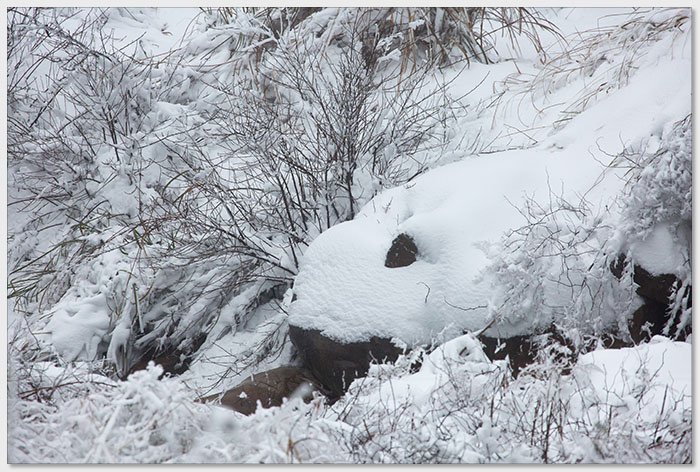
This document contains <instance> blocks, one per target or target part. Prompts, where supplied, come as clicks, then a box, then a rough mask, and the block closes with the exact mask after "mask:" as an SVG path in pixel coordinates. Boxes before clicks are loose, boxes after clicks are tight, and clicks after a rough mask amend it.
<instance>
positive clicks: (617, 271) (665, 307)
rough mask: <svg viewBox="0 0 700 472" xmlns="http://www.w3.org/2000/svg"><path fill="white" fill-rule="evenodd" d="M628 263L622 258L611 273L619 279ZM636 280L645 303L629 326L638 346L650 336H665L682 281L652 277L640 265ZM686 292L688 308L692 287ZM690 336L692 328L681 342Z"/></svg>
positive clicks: (683, 334) (669, 277)
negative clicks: (675, 291) (673, 298)
mask: <svg viewBox="0 0 700 472" xmlns="http://www.w3.org/2000/svg"><path fill="white" fill-rule="evenodd" d="M626 264H627V261H626V259H625V257H624V256H620V257H619V258H618V259H617V260H616V261H615V262H614V263H613V264H612V265H611V267H610V270H611V272H612V273H613V274H614V275H615V276H616V277H618V278H619V277H621V276H622V272H623V270H624V268H625V265H626ZM633 280H634V283H636V284H637V290H636V292H637V295H639V296H640V297H642V299H643V300H644V304H643V305H642V306H641V307H639V309H637V311H635V312H634V314H633V315H632V319H631V320H630V323H629V330H630V335H631V336H632V340H633V341H634V342H635V343H639V342H642V341H645V340H648V339H649V338H651V336H654V335H657V334H662V331H663V329H664V326H666V323H668V321H669V320H670V319H671V316H673V313H669V312H668V311H669V308H670V307H669V296H670V295H671V294H672V292H673V288H674V286H675V285H676V284H678V285H679V286H680V280H678V278H677V277H676V276H675V275H673V274H659V275H652V274H651V273H650V272H649V271H647V270H645V269H644V268H643V267H641V266H639V265H637V264H635V265H634V274H633ZM687 291H688V295H689V296H688V307H691V306H692V299H691V297H690V292H691V291H692V289H691V287H688V288H687ZM672 332H673V331H672ZM688 334H690V329H686V330H685V331H684V332H682V333H680V335H679V337H678V339H679V340H683V339H685V338H686V336H687V335H688Z"/></svg>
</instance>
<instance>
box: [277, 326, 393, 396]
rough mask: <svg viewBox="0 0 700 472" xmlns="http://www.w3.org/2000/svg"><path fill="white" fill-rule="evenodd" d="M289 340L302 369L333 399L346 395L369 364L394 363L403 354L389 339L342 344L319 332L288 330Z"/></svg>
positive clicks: (293, 328) (312, 330)
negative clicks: (307, 371)
mask: <svg viewBox="0 0 700 472" xmlns="http://www.w3.org/2000/svg"><path fill="white" fill-rule="evenodd" d="M289 339H290V340H291V341H292V344H294V346H295V347H296V348H297V351H298V352H299V356H300V357H301V359H302V361H303V363H304V365H305V366H306V367H307V368H308V369H309V370H310V371H311V373H312V374H313V375H314V377H315V378H316V379H318V381H319V382H321V383H322V384H323V386H324V387H325V388H326V389H327V390H328V393H329V395H330V396H331V398H332V399H335V398H338V397H340V396H341V395H343V394H344V393H345V391H346V390H347V388H348V387H349V386H350V384H351V383H352V381H353V380H355V379H356V378H358V377H363V376H365V375H366V374H367V371H368V370H369V365H370V363H371V362H372V361H375V362H376V361H389V362H393V361H395V360H396V359H397V358H398V357H399V354H401V353H402V352H403V351H402V350H401V349H399V348H398V347H396V346H394V344H393V343H392V342H391V340H389V339H384V338H377V337H372V338H371V339H370V340H369V341H367V342H355V343H341V342H339V341H336V340H334V339H331V338H329V337H327V336H324V335H323V334H321V332H320V331H319V330H315V329H303V328H299V327H298V326H293V325H290V326H289Z"/></svg>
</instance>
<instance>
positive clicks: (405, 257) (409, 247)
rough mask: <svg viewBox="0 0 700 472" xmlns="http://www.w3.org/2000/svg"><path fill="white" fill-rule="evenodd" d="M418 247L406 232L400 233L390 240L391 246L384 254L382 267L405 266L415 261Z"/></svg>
mask: <svg viewBox="0 0 700 472" xmlns="http://www.w3.org/2000/svg"><path fill="white" fill-rule="evenodd" d="M417 255H418V247H417V246H416V243H415V242H414V241H413V238H412V237H410V236H409V235H407V234H406V233H401V234H399V235H398V236H396V238H394V240H393V241H392V242H391V247H390V248H389V251H388V252H387V254H386V260H385V261H384V267H389V268H396V267H406V266H409V265H411V264H413V263H414V262H416V257H417Z"/></svg>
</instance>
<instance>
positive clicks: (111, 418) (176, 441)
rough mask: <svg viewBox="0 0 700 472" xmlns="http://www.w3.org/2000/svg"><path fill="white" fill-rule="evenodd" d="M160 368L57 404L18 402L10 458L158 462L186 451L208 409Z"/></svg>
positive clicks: (170, 458) (205, 421)
mask: <svg viewBox="0 0 700 472" xmlns="http://www.w3.org/2000/svg"><path fill="white" fill-rule="evenodd" d="M161 373H162V368H160V367H159V366H155V367H153V366H151V367H149V368H148V369H147V370H145V371H140V372H138V373H135V374H134V375H132V376H131V377H130V378H129V380H128V381H126V382H119V383H117V384H114V385H109V386H104V387H103V388H101V389H95V390H93V391H92V392H90V393H87V394H86V395H81V396H76V397H74V398H72V399H69V400H66V401H63V402H61V403H59V404H42V403H38V402H30V401H23V400H18V401H16V402H15V403H14V407H15V408H16V409H17V410H18V412H17V416H18V417H19V418H21V419H22V421H21V422H20V423H19V424H17V425H14V427H13V426H11V427H10V431H11V438H12V439H11V442H10V447H9V449H10V456H9V460H10V462H15V463H17V462H22V463H31V462H53V463H59V462H73V463H75V462H81V463H85V462H88V463H100V462H102V463H104V462H107V463H114V462H132V463H133V462H136V463H144V462H148V463H159V462H164V461H172V460H173V458H174V457H178V456H181V455H182V454H185V453H187V452H188V451H189V450H190V449H191V447H192V444H193V443H194V441H195V439H196V437H197V433H198V432H200V431H202V430H203V429H204V427H205V426H206V424H207V416H206V415H205V414H202V412H203V411H204V412H207V411H208V410H209V408H208V407H206V406H204V405H201V404H195V403H193V402H192V400H191V398H190V393H189V391H188V390H187V389H186V388H185V387H184V385H183V384H182V383H181V382H177V381H175V380H170V379H163V380H158V377H159V375H160V374H161Z"/></svg>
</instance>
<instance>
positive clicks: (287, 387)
mask: <svg viewBox="0 0 700 472" xmlns="http://www.w3.org/2000/svg"><path fill="white" fill-rule="evenodd" d="M314 391H317V392H322V393H323V388H322V387H321V386H320V385H319V383H318V382H317V381H316V379H314V377H313V375H312V374H311V372H309V371H308V370H307V369H304V368H303V367H295V366H282V367H277V368H276V369H271V370H268V371H265V372H260V373H258V374H255V375H254V376H253V377H252V378H248V379H246V380H245V381H243V382H241V383H240V384H239V385H238V386H236V387H234V388H232V389H231V390H228V391H226V392H225V393H224V394H223V395H222V394H216V395H209V396H207V397H204V398H201V399H200V400H199V401H200V402H202V403H209V402H217V401H218V402H220V403H221V406H225V407H227V408H230V409H232V410H236V411H238V412H240V413H243V414H244V415H250V414H252V413H255V410H256V409H257V406H258V401H259V402H260V404H261V405H262V407H263V408H270V407H272V406H280V405H282V402H283V401H284V399H285V398H291V397H292V396H293V395H298V396H299V397H301V398H302V399H303V400H304V401H305V402H307V403H308V402H309V401H310V400H311V399H313V392H314Z"/></svg>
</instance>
